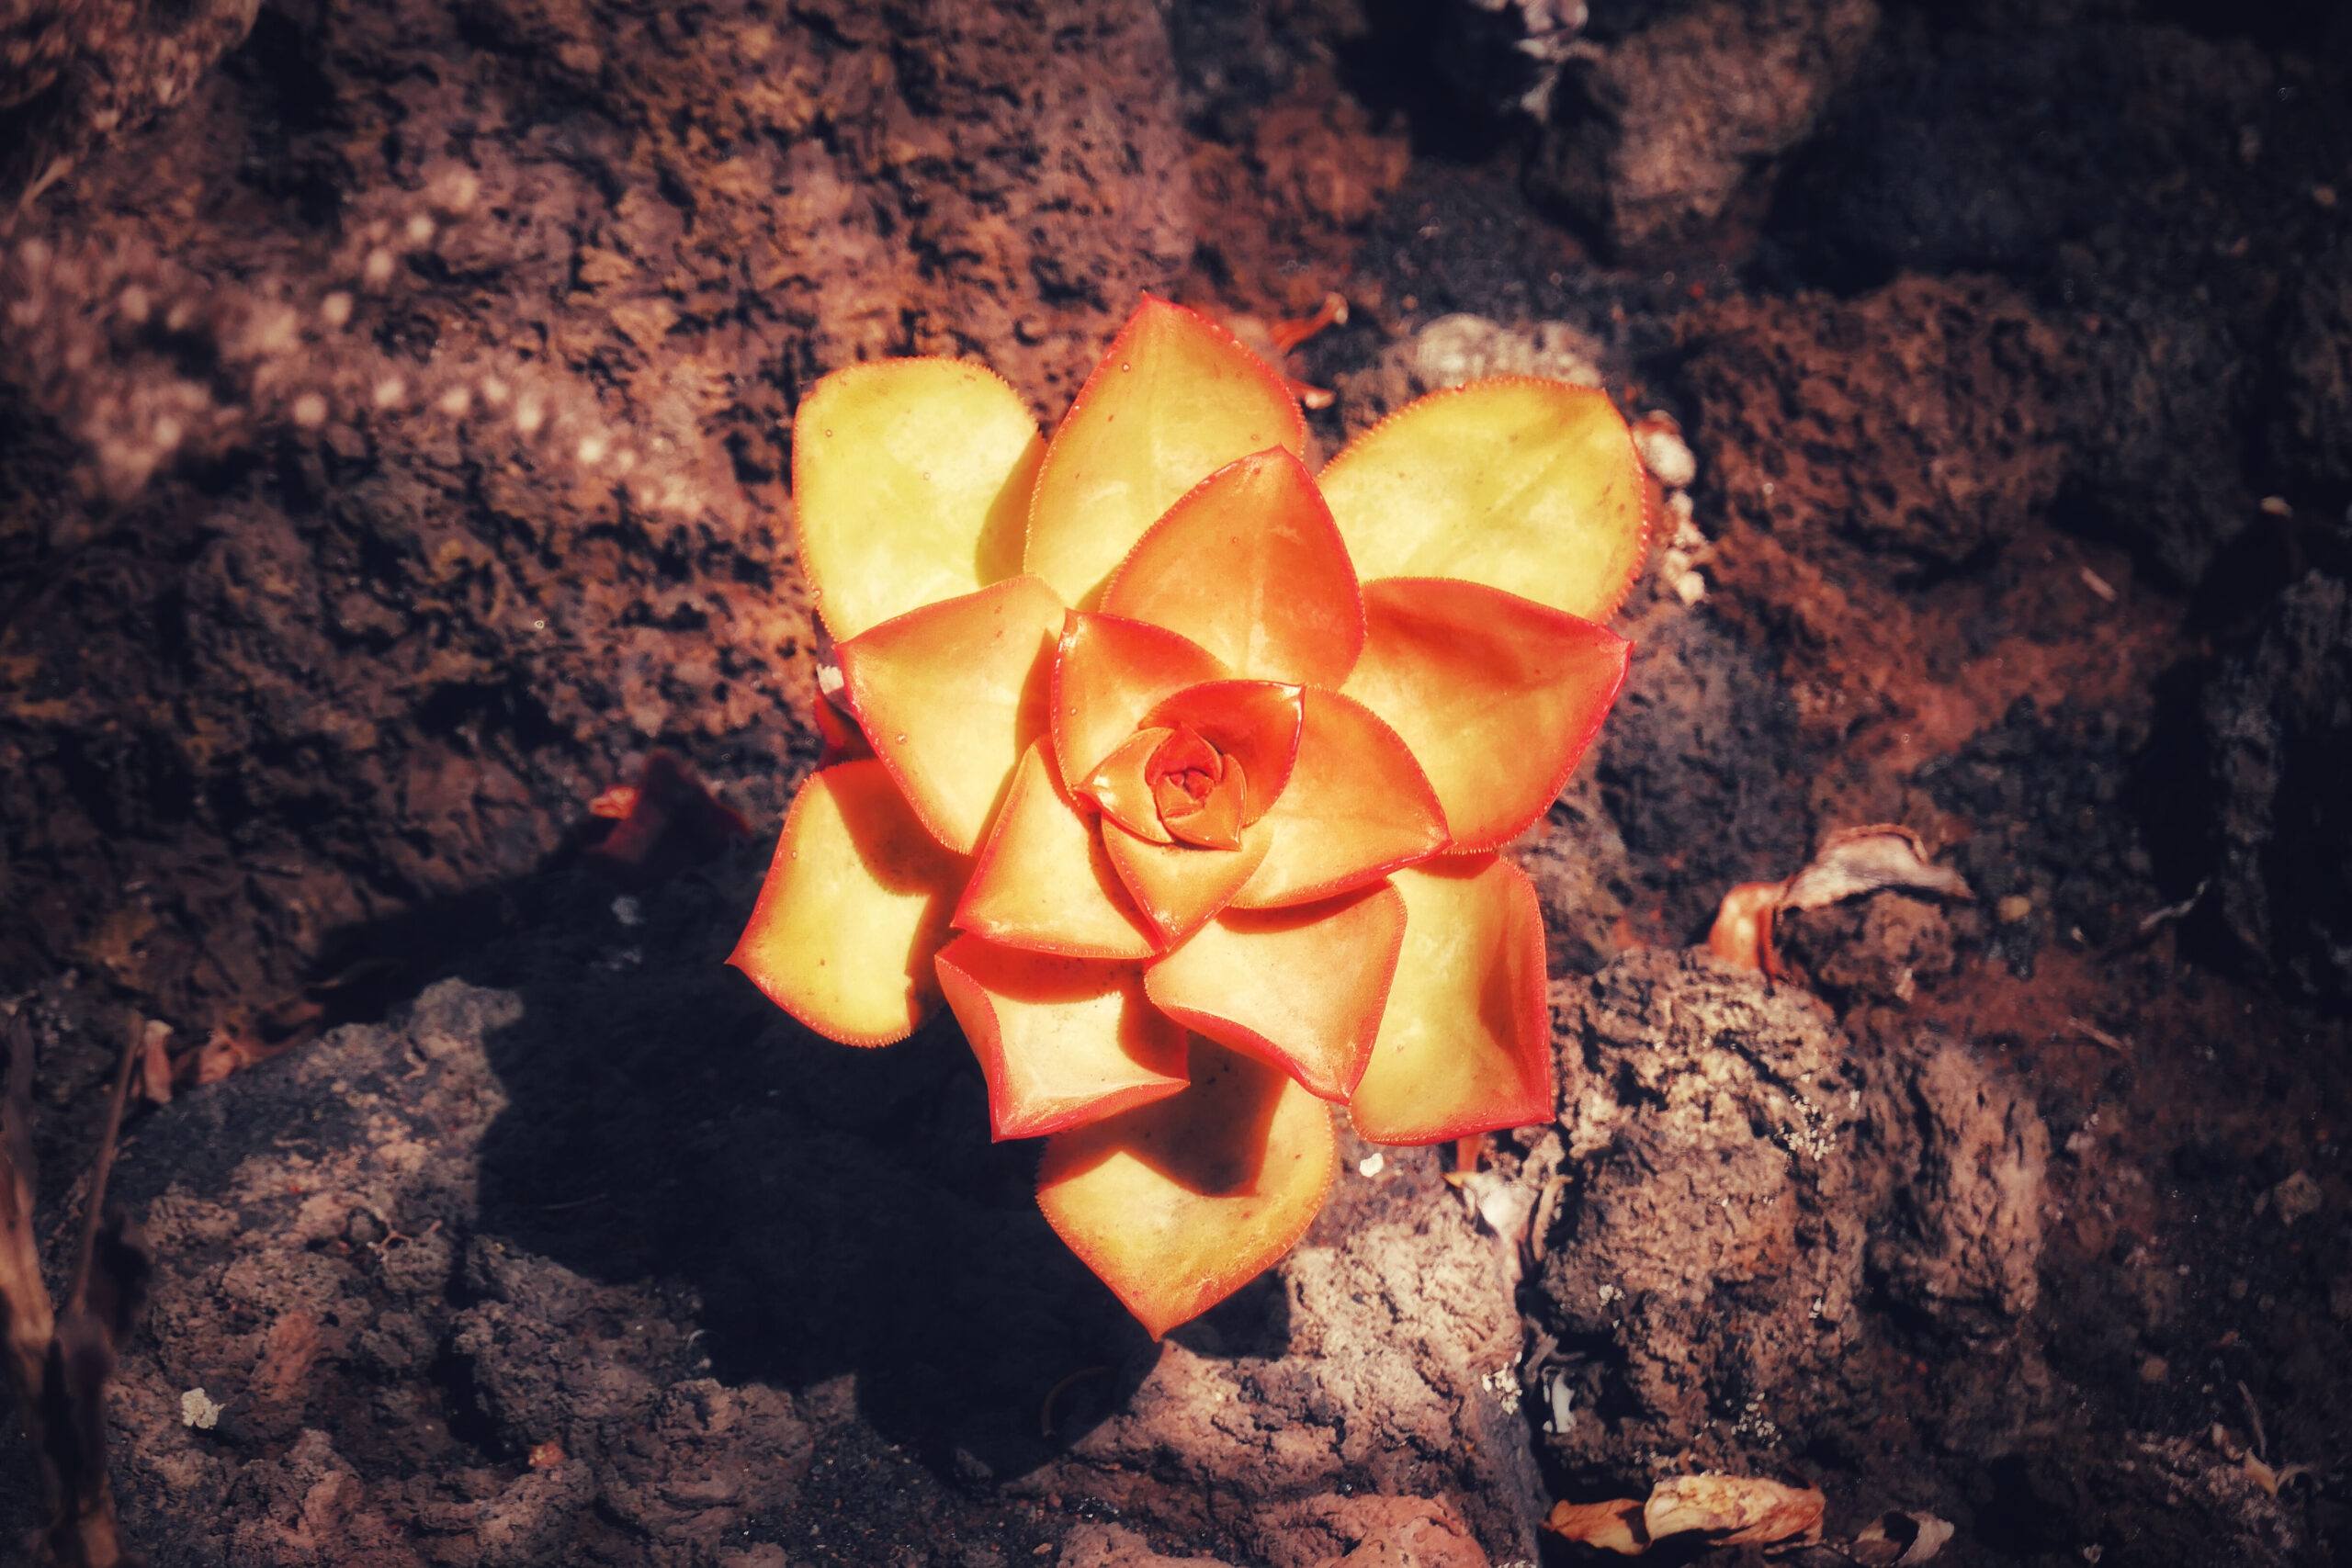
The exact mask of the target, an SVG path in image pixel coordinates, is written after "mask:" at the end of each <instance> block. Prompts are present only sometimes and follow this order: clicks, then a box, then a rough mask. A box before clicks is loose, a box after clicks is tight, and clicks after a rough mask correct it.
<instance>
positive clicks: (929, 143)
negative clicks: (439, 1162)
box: [0, 0, 1192, 1021]
mask: <svg viewBox="0 0 2352 1568" xmlns="http://www.w3.org/2000/svg"><path fill="white" fill-rule="evenodd" d="M125 9H127V8H125V7H112V6H108V7H99V6H93V7H91V8H90V15H91V16H93V17H96V16H98V15H100V14H101V13H102V12H103V13H104V14H105V15H107V16H111V15H112V14H113V13H114V11H116V10H125ZM147 9H149V8H141V12H142V14H143V12H144V11H145V10H147ZM176 9H177V8H175V7H163V8H157V9H156V16H157V17H162V15H163V12H164V11H173V10H176ZM198 14H199V15H209V13H204V12H202V11H201V8H198ZM251 15H252V14H251V12H250V11H248V12H246V13H245V16H246V17H247V18H248V19H250V17H251ZM145 25H147V24H145V23H142V24H141V26H145ZM153 25H154V26H156V27H162V26H164V23H163V22H162V21H160V20H158V21H156V22H155V23H154V24H153ZM191 25H194V24H191ZM142 36H143V35H142ZM93 47H111V46H100V45H94V46H93ZM123 47H124V49H126V50H128V49H129V45H128V44H126V45H124V46H123ZM110 58H112V59H113V60H114V61H115V62H116V63H119V64H121V65H123V66H125V67H126V68H128V67H129V66H131V65H134V64H139V62H140V61H141V60H142V59H143V57H142V56H140V55H138V54H137V53H136V51H131V52H128V53H121V52H118V53H117V54H116V55H114V56H111V57H110ZM140 68H141V69H144V68H145V67H144V66H143V65H141V66H140ZM68 74H69V75H70V74H72V73H70V72H69V73H68ZM77 79H78V78H77ZM61 90H62V89H61ZM48 101H49V100H48V99H43V100H42V102H43V103H47V102H48ZM28 112H31V111H29V110H28ZM108 134H109V135H111V136H112V137H114V138H115V140H114V141H111V142H108V141H106V139H105V138H100V139H99V140H98V141H95V142H92V143H91V144H89V145H86V146H83V145H81V144H80V143H78V142H77V143H76V146H77V147H79V149H80V151H79V156H78V159H77V161H76V162H75V163H74V165H73V169H74V172H73V175H72V177H71V178H70V179H68V180H63V181H61V182H58V183H55V184H53V185H52V186H50V187H49V188H47V189H46V190H44V191H42V192H41V193H40V195H39V197H38V198H37V199H33V200H31V201H30V202H29V203H28V206H27V208H26V209H25V211H24V212H23V214H22V215H21V216H19V217H18V218H17V219H16V220H15V222H14V231H13V232H12V234H11V236H10V239H9V242H8V244H7V247H6V252H5V254H0V294H4V295H5V296H6V298H7V299H8V300H9V302H10V309H9V310H8V311H7V313H6V316H5V318H0V350H5V353H4V354H0V358H5V360H6V368H5V370H0V377H5V378H6V381H7V383H8V384H9V387H10V392H9V395H8V396H7V397H6V400H5V402H6V407H7V410H8V412H7V415H6V419H7V423H8V428H9V429H10V431H11V432H12V434H14V435H15V436H17V437H18V438H17V439H13V440H12V442H11V444H10V446H8V447H7V448H6V450H5V451H0V471H5V477H0V493H6V494H8V495H10V496H11V497H14V498H18V499H20V500H21V502H22V504H21V505H12V506H11V507H10V508H9V510H8V513H7V514H6V520H5V523H0V559H5V560H6V562H7V564H8V566H9V567H10V569H11V571H12V574H13V575H14V577H15V579H16V580H17V581H23V582H26V583H28V584H37V585H38V588H37V590H36V591H33V592H25V593H22V594H18V595H16V596H14V597H13V598H12V601H11V604H10V609H9V615H8V617H7V621H6V627H5V631H0V651H5V659H0V663H4V664H5V668H6V673H5V675H4V676H0V695H5V698H6V716H5V718H0V799H5V801H6V818H7V832H8V839H9V842H8V845H7V851H8V856H9V863H10V870H11V878H10V890H9V894H10V898H11V900H12V907H13V908H16V909H17V918H16V919H12V920H10V921H9V922H8V927H9V931H10V933H11V934H10V935H9V936H8V938H7V939H6V942H5V943H0V974H7V975H23V976H30V975H34V974H38V973H40V972H43V971H47V970H53V969H55V968H58V967H62V966H63V965H66V964H74V963H80V964H85V965H86V966H89V967H91V968H92V969H94V970H95V971H96V972H99V973H102V974H106V975H107V976H108V977H109V978H110V979H112V980H114V981H116V982H118V983H119V984H121V985H123V986H124V987H127V988H129V989H130V990H133V991H136V992H139V993H142V994H144V995H146V996H148V997H150V998H158V999H160V1000H161V1001H162V1002H163V1003H164V1005H166V1006H168V1007H170V1008H171V1009H173V1010H185V1011H186V1012H187V1013H191V1014H194V1015H195V1016H197V1017H198V1018H202V1019H204V1020H206V1021H214V1020H218V1019H220V1016H221V1014H222V1013H223V1012H224V1011H226V1010H227V1009H228V1008H229V1007H230V1006H231V1005H232V998H243V999H244V1000H245V1001H246V1002H247V1003H248V1004H249V1005H250V1004H251V1003H252V1002H253V1001H254V999H256V998H268V997H271V996H273V995H275V994H277V992H278V991H280V990H283V989H285V988H288V987H290V985H291V983H292V982H293V981H294V980H295V979H296V978H297V977H299V976H300V973H301V971H302V970H303V969H304V968H305V967H306V966H308V965H310V964H313V963H317V962H320V961H321V960H322V956H323V955H325V953H326V950H327V948H328V947H329V945H330V940H329V939H330V936H331V933H333V932H334V931H336V930H338V929H339V928H346V927H349V926H353V925H356V924H358V923H360V922H365V921H372V920H377V919H384V918H388V917H390V916H392V915H394V914H396V913H398V912H400V911H401V910H403V909H414V908H417V907H419V906H420V905H423V904H425V903H428V902H432V901H435V900H447V899H449V898H452V897H457V896H458V895H460V894H462V893H465V892H468V891H469V890H474V889H479V888H481V887H483V886H487V885H489V884H492V883H494V882H496V881H499V880H501V879H503V878H508V877H512V876H515V875H517V874H521V873H523V872H526V871H527V870H529V869H531V868H532V867H534V866H535V865H537V864H538V863H542V862H543V861H544V860H545V859H546V858H547V857H548V856H549V855H550V854H551V853H553V852H556V851H557V850H558V849H559V848H560V845H561V844H562V842H563V835H564V833H565V831H566V829H568V827H569V826H570V825H571V824H572V823H574V822H576V821H578V820H579V818H580V816H581V813H582V808H583V807H584V804H585V802H586V800H587V799H588V798H589V797H591V796H593V795H595V794H596V793H597V791H598V790H600V789H602V788H603V787H605V785H606V784H613V783H617V782H620V781H621V780H623V779H625V778H627V777H629V776H631V775H633V774H634V773H635V761H636V758H637V756H638V755H639V754H640V753H641V752H642V751H643V750H645V749H647V748H649V747H650V746H654V745H663V746H667V747H669V748H670V749H672V750H675V751H677V752H679V753H681V754H682V755H684V756H687V757H689V758H691V759H692V760H693V761H695V764H696V766H697V767H698V768H699V769H700V770H701V771H702V772H703V773H705V774H706V775H707V776H709V777H711V778H713V779H714V780H716V781H717V782H718V783H719V784H721V785H722V786H724V787H727V788H729V789H730V790H731V791H733V792H734V793H735V795H736V798H737V800H738V802H739V804H740V805H741V806H742V807H744V808H746V809H747V810H749V811H750V812H751V813H752V815H753V816H754V817H756V818H763V819H772V818H773V816H774V814H775V813H776V812H777V811H778V810H780V808H781V806H782V803H783V799H784V795H785V790H786V786H787V785H788V784H789V781H790V779H791V777H792V776H793V775H794V774H795V773H797V771H798V770H799V769H800V768H801V767H804V766H805V765H806V763H807V761H809V759H810V758H811V757H812V756H813V754H814V749H815V748H814V738H813V736H811V735H810V734H809V732H808V731H807V729H806V728H804V726H803V725H802V723H801V721H800V720H799V719H798V718H797V716H796V715H798V714H803V713H806V712H807V711H808V709H809V703H810V701H811V700H812V699H813V695H814V684H813V674H812V671H813V664H812V641H813V638H812V627H811V624H810V621H809V615H808V612H807V606H806V604H805V601H804V598H803V592H802V590H801V588H800V585H799V579H798V576H797V571H796V570H794V568H793V564H792V558H791V545H790V535H789V529H788V502H787V500H786V495H785V491H784V482H783V481H784V476H785V474H786V469H787V466H788V453H787V452H786V445H787V442H788V430H789V422H790V415H791V412H792V408H793V406H794V403H795V401H796V400H797V396H798V394H799V391H800V389H802V388H803V387H805V386H806V385H807V384H808V383H809V381H810V380H812V379H813V378H815V377H816V376H817V375H818V374H819V373H820V372H822V371H824V370H828V369H831V368H832V367H836V366H840V365H842V364H846V363H849V362H851V361H854V360H859V359H864V358H869V357H873V356H876V355H887V354H906V353H931V354H947V355H956V354H962V353H967V352H973V351H975V350H979V349H982V348H984V349H985V351H986V353H987V355H988V356H989V358H990V359H991V360H992V362H993V363H994V364H995V365H996V366H997V367H999V368H1001V370H1003V371H1004V372H1006V373H1007V374H1008V375H1009V376H1010V377H1011V378H1012V379H1013V380H1014V381H1015V382H1016V384H1018V385H1020V386H1021V387H1022V389H1023V391H1024V392H1026V393H1027V394H1028V395H1030V396H1032V397H1034V398H1035V399H1036V400H1037V401H1038V404H1039V406H1040V409H1041V411H1043V410H1045V409H1046V408H1050V409H1051V410H1052V411H1053V412H1057V413H1058V412H1059V408H1060V406H1061V404H1062V403H1063V401H1064V400H1066V399H1067V397H1068V396H1069V393H1070V392H1071V391H1072V390H1074V389H1075V387H1076V385H1077V381H1078V378H1079V377H1080V375H1081V374H1082V373H1083V371H1084V370H1085V368H1086V367H1088V366H1089V365H1090V364H1091V361H1092V359H1093V357H1094V355H1096V354H1097V353H1098V352H1099V351H1100V348H1101V345H1102V343H1103V340H1104V339H1105V337H1106V336H1107V335H1108V333H1110V332H1111V331H1112V330H1113V329H1114V327H1115V326H1116V324H1117V322H1118V321H1119V320H1120V319H1121V318H1122V317H1123V316H1124V315H1125V312H1126V311H1127V310H1129V309H1130V308H1131V307H1132V305H1133V303H1134V301H1135V299H1136V296H1137V294H1138V293H1139V292H1140V291H1141V290H1143V289H1144V288H1165V287H1166V286H1167V284H1168V282H1169V281H1170V279H1171V278H1173V277H1174V276H1176V275H1177V274H1178V272H1179V271H1180V270H1181V269H1182V266H1183V265H1184V263H1185V262H1186V260H1187V258H1188V257H1189V255H1190V254H1191V251H1192V228H1191V216H1190V212H1191V188H1190V183H1189V178H1188V175H1189V167H1188V164H1187V157H1186V145H1185V141H1184V138H1183V136H1182V131H1181V130H1180V128H1179V125H1178V118H1177V108H1176V99H1175V84H1174V77H1173V71H1172V67H1171V65H1170V60H1169V56H1168V50H1167V40H1166V37H1165V32H1164V29H1163V27H1162V24H1161V21H1160V18H1159V14H1158V13H1157V12H1156V11H1154V10H1152V9H1151V8H1150V7H1149V6H1131V5H1120V6H1091V5H1089V6H1073V7H1065V8H1064V9H1063V10H1061V11H1050V8H1049V14H1046V15H1040V14H1038V13H1035V11H1034V10H1033V9H1032V8H1030V7H1026V6H991V5H987V4H972V5H955V6H938V7H931V8H920V9H918V10H914V11H906V12H893V13H892V14H891V15H889V16H887V17H886V16H884V15H883V14H881V13H879V12H876V11H875V10H873V9H872V8H870V7H865V6H854V5H843V6H821V5H820V6H799V7H797V8H795V9H794V10H793V11H792V12H791V13H790V15H789V17H769V15H768V14H767V12H766V11H765V9H764V8H763V7H756V6H741V5H735V6H725V7H722V8H721V9H720V10H718V11H696V12H695V13H694V14H693V16H692V17H687V18H683V19H682V18H680V17H675V16H673V15H672V13H670V12H669V11H666V10H661V9H659V8H656V9H653V10H629V9H627V8H616V7H609V6H562V5H540V4H537V3H536V0H516V3H514V4H505V3H501V0H492V3H490V4H484V5H478V6H471V5H469V6H459V7H456V8H450V7H444V6H434V5H424V4H408V3H405V0H383V3H381V4H377V5H372V6H363V7H359V8H356V9H355V8H347V7H345V8H327V9H319V10H315V11H305V10H301V9H300V8H297V9H295V10H280V9H276V8H273V9H272V10H270V11H269V12H268V13H267V14H266V15H265V16H263V17H261V19H260V20H259V21H258V22H257V23H256V24H255V25H254V33H253V36H252V37H251V38H250V39H248V40H247V41H246V42H245V43H244V44H243V47H242V48H241V49H239V50H238V51H235V52H233V53H232V54H231V55H230V56H229V57H228V58H227V59H226V61H225V62H223V64H222V66H221V68H220V69H219V70H217V71H213V72H211V73H209V74H205V75H203V76H202V77H201V79H200V80H199V81H198V83H197V85H196V86H195V87H194V88H193V89H191V90H190V96H187V97H186V98H185V99H184V101H181V102H180V103H178V105H177V107H175V108H174V109H173V110H172V111H171V112H170V113H169V114H167V115H164V116H163V117H161V118H157V119H156V120H155V121H154V122H153V124H151V125H149V126H147V127H146V128H145V129H143V130H142V129H136V128H134V127H133V126H132V125H131V124H130V122H129V121H128V120H126V121H124V122H123V123H122V124H120V125H119V127H118V128H117V129H116V130H113V131H111V132H109V133H108ZM159 193H169V194H168V197H166V196H164V195H163V194H159ZM9 199H10V200H11V202H12V203H13V202H14V200H15V196H14V195H13V194H12V195H11V197H10V198H9ZM61 479H62V482H60V480H61Z"/></svg>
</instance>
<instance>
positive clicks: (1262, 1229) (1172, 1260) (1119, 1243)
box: [1037, 1036, 1339, 1338]
mask: <svg viewBox="0 0 2352 1568" xmlns="http://www.w3.org/2000/svg"><path fill="white" fill-rule="evenodd" d="M1191 1064H1192V1066H1191V1076H1192V1080H1193V1084H1192V1088H1190V1089H1186V1090H1185V1091H1184V1092H1183V1093H1182V1094H1179V1095H1175V1096H1173V1097H1171V1098H1170V1099H1167V1100H1160V1101H1159V1103H1157V1104H1154V1105H1147V1106H1145V1107H1144V1108H1143V1109H1141V1110H1140V1111H1127V1112H1126V1113H1125V1114H1124V1115H1120V1116H1114V1117H1111V1118H1109V1119H1108V1120H1106V1121H1102V1122H1091V1123H1090V1124H1088V1125H1087V1126H1084V1127H1080V1128H1077V1129H1075V1130H1074V1131H1071V1132H1068V1133H1057V1134H1055V1135H1054V1136H1053V1137H1052V1138H1050V1139H1048V1140H1047V1141H1046V1156H1045V1158H1044V1160H1043V1161H1042V1162H1040V1165H1039V1168H1038V1171H1037V1206H1038V1207H1039V1208H1040V1209H1042V1210H1044V1211H1045V1213H1046V1224H1050V1225H1052V1226H1053V1227H1054V1230H1055V1232H1056V1234H1057V1235H1059V1236H1060V1237H1061V1238H1062V1240H1063V1242H1064V1243H1066V1244H1067V1245H1068V1246H1069V1249H1070V1250H1071V1251H1072V1252H1075V1253H1077V1254H1078V1256H1079V1258H1080V1259H1081V1260H1082V1261H1084V1263H1085V1264H1086V1266H1087V1267H1088V1268H1089V1269H1093V1270H1094V1272H1095V1273H1096V1275H1097V1276H1099V1277H1100V1278H1101V1279H1102V1280H1103V1283H1104V1284H1106V1285H1108V1286H1110V1287H1111V1289H1112V1291H1113V1292H1114V1294H1116V1295H1117V1296H1118V1298H1119V1300H1120V1301H1122V1302H1124V1303H1126V1308H1127V1310H1128V1311H1129V1312H1131V1313H1133V1314H1136V1317H1137V1318H1138V1319H1139V1320H1141V1322H1142V1324H1143V1325H1144V1327H1146V1328H1147V1329H1148V1330H1150V1331H1151V1335H1152V1337H1154V1338H1158V1337H1159V1336H1160V1335H1163V1334H1165V1333H1167V1332H1168V1331H1169V1330H1170V1329H1171V1328H1173V1327H1175V1326H1176V1325H1178V1324H1180V1323H1183V1322H1186V1321H1188V1320H1190V1319H1192V1318H1194V1317H1198V1316H1199V1315H1200V1314H1203V1313H1204V1312H1206V1311H1208V1309H1209V1308H1211V1307H1213V1306H1215V1305H1216V1303H1219V1302H1221V1301H1223V1300H1224V1299H1225V1298H1226V1297H1227V1296H1229V1295H1231V1294H1232V1293H1233V1292H1236V1291H1238V1290H1239V1289H1240V1288H1241V1287H1242V1286H1244V1285H1246V1284H1248V1283H1249V1282H1250V1280H1252V1279H1254V1278H1256V1277H1257V1275H1258V1274H1259V1272H1260V1271H1261V1270H1262V1269H1265V1268H1266V1266H1267V1265H1269V1264H1271V1263H1272V1262H1273V1261H1274V1260H1275V1259H1277V1258H1280V1257H1282V1255H1283V1253H1285V1252H1288V1251H1289V1250H1290V1249H1291V1247H1292V1245H1293V1244H1294V1243H1295V1242H1296V1241H1297V1240H1298V1238H1299V1237H1300V1236H1302V1235H1306V1227H1307V1226H1308V1225H1310V1224H1314V1222H1315V1216H1316V1214H1317V1213H1319V1212H1321V1210H1322V1207H1323V1200H1324V1198H1325V1197H1326V1196H1327V1195H1328V1194H1329V1191H1330V1190H1331V1176H1332V1171H1333V1167H1334V1165H1335V1163H1336V1160H1337V1157H1338V1153H1339V1138H1338V1135H1337V1134H1335V1132H1334V1131H1333V1129H1332V1126H1331V1113H1330V1111H1329V1108H1328V1107H1326V1106H1325V1105H1324V1103H1323V1102H1322V1101H1321V1100H1317V1099H1316V1098H1315V1097H1314V1096H1313V1095H1311V1094H1309V1093H1307V1092H1306V1090H1305V1089H1301V1088H1299V1087H1298V1085H1297V1084H1295V1083H1294V1082H1292V1081H1291V1080H1290V1078H1289V1077H1285V1076H1284V1075H1283V1073H1282V1072H1281V1071H1279V1070H1278V1069H1276V1068H1273V1067H1270V1066H1266V1065H1265V1064H1264V1063H1262V1062H1257V1061H1252V1060H1251V1059H1250V1058H1249V1057H1247V1056H1243V1055H1238V1054H1236V1053H1234V1052H1231V1051H1227V1050H1226V1049H1225V1048H1224V1047H1223V1046H1221V1045H1218V1044H1216V1043H1213V1042H1211V1041H1207V1040H1203V1039H1200V1038H1198V1037H1197V1036H1196V1037H1194V1039H1193V1042H1192V1050H1191Z"/></svg>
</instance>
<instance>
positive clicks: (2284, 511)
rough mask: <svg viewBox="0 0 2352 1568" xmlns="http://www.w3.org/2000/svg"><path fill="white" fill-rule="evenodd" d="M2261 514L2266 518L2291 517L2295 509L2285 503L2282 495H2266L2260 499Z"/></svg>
mask: <svg viewBox="0 0 2352 1568" xmlns="http://www.w3.org/2000/svg"><path fill="white" fill-rule="evenodd" d="M2262 514H2263V515H2264V516H2266V517H2292V516H2293V515H2294V514H2295V509H2294V508H2293V507H2292V506H2290V505H2289V504H2288V503H2287V498H2286V497H2285V496H2283V495H2266V496H2264V497H2263V498H2262Z"/></svg>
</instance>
